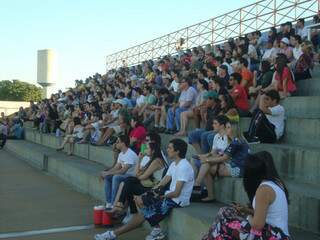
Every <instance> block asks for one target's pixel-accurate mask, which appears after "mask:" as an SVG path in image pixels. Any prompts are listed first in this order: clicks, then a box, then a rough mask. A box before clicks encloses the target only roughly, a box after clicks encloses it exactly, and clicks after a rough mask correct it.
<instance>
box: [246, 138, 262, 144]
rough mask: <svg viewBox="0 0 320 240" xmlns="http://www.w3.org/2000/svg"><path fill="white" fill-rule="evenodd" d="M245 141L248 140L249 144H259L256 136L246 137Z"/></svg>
mask: <svg viewBox="0 0 320 240" xmlns="http://www.w3.org/2000/svg"><path fill="white" fill-rule="evenodd" d="M247 141H248V143H249V144H259V143H260V140H259V138H258V137H251V138H248V139H247Z"/></svg>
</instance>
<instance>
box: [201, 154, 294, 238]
mask: <svg viewBox="0 0 320 240" xmlns="http://www.w3.org/2000/svg"><path fill="white" fill-rule="evenodd" d="M243 185H244V189H245V191H246V192H247V194H248V198H249V200H250V202H251V205H252V208H248V207H245V206H241V205H238V204H235V205H233V206H232V207H224V208H221V209H220V211H219V212H218V215H217V217H216V219H215V221H214V223H213V225H212V227H211V228H210V230H209V233H208V234H206V235H205V236H204V237H203V238H202V239H203V240H216V239H229V238H230V239H231V238H232V239H239V240H270V239H272V240H290V237H289V231H288V202H289V201H288V199H289V195H288V191H287V188H286V186H285V184H284V183H283V181H282V180H281V179H280V177H279V175H278V173H277V170H276V168H275V166H274V162H273V159H272V156H271V154H270V153H268V152H266V151H263V152H259V153H256V154H253V155H249V157H248V159H247V160H246V164H245V169H244V178H243Z"/></svg>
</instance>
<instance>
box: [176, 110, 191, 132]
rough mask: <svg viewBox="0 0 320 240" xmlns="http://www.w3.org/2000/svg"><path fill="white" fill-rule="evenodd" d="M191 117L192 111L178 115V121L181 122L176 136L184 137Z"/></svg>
mask: <svg viewBox="0 0 320 240" xmlns="http://www.w3.org/2000/svg"><path fill="white" fill-rule="evenodd" d="M191 117H193V111H185V112H182V113H180V121H181V128H180V131H179V132H178V133H176V134H175V135H176V136H185V135H186V134H187V126H188V122H189V118H191Z"/></svg>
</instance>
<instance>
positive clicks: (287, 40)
mask: <svg viewBox="0 0 320 240" xmlns="http://www.w3.org/2000/svg"><path fill="white" fill-rule="evenodd" d="M281 42H283V43H285V44H287V45H289V44H290V42H289V39H288V38H286V37H284V38H282V39H281Z"/></svg>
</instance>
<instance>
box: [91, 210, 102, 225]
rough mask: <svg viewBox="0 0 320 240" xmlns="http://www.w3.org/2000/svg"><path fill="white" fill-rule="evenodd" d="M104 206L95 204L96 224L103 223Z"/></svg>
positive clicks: (94, 215) (94, 217)
mask: <svg viewBox="0 0 320 240" xmlns="http://www.w3.org/2000/svg"><path fill="white" fill-rule="evenodd" d="M103 212H104V206H95V207H94V208H93V222H94V225H96V226H99V225H102V218H103Z"/></svg>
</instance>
